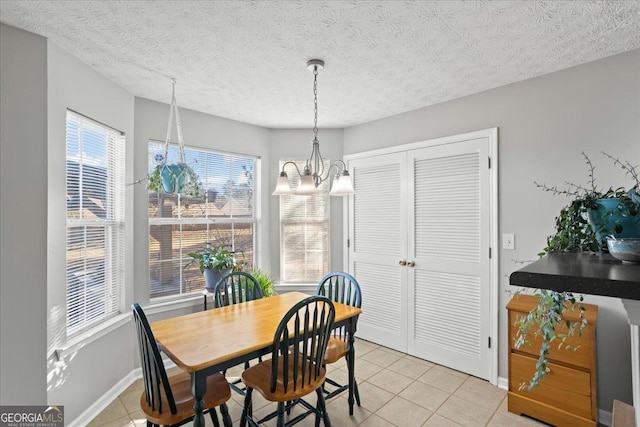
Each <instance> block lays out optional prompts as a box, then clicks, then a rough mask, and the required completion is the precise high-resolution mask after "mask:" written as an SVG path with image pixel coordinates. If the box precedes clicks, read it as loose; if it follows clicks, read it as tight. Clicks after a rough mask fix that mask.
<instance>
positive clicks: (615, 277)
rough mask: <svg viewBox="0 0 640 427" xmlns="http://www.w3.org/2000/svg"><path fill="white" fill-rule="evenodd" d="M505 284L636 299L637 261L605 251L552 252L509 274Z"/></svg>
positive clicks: (638, 287)
mask: <svg viewBox="0 0 640 427" xmlns="http://www.w3.org/2000/svg"><path fill="white" fill-rule="evenodd" d="M509 284H510V285H513V286H524V287H527V288H538V289H549V290H552V291H558V292H563V291H567V292H574V293H581V294H589V295H603V296H608V297H618V298H625V299H631V300H640V264H623V263H622V262H621V261H618V260H617V259H615V258H614V257H612V256H611V255H609V254H591V253H587V252H582V253H568V252H555V253H551V254H548V255H546V256H545V257H543V258H540V259H539V260H538V261H535V262H533V263H531V264H529V265H527V266H526V267H524V268H521V269H520V270H518V271H515V272H513V273H511V276H509Z"/></svg>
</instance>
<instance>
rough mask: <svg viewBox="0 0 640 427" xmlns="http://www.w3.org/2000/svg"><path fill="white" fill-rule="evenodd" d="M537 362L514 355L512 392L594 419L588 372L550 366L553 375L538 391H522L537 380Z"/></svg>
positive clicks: (527, 357) (541, 384)
mask: <svg viewBox="0 0 640 427" xmlns="http://www.w3.org/2000/svg"><path fill="white" fill-rule="evenodd" d="M536 362H537V359H536V358H533V357H529V356H523V355H520V354H515V353H512V354H511V357H510V363H511V366H510V371H511V375H510V377H509V391H511V392H513V393H516V394H519V395H522V396H525V397H529V398H531V399H535V400H537V401H540V402H543V403H546V404H548V405H551V406H555V407H559V408H562V409H564V410H565V411H568V412H571V413H574V414H576V415H579V416H582V417H585V418H592V414H591V399H592V396H591V376H590V375H589V374H588V373H586V372H583V371H580V370H577V369H571V368H566V367H564V366H560V365H556V364H554V363H548V364H547V366H548V368H549V370H550V371H549V373H547V375H546V376H545V378H544V379H543V380H542V381H541V382H540V385H539V386H538V387H535V388H534V389H533V391H531V392H529V391H527V389H526V388H525V389H524V390H519V387H520V384H522V383H523V382H524V383H527V384H528V382H529V380H530V379H531V378H532V377H533V373H534V372H535V370H536Z"/></svg>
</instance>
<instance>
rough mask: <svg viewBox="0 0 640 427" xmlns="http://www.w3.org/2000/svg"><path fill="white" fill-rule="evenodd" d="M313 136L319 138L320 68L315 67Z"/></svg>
mask: <svg viewBox="0 0 640 427" xmlns="http://www.w3.org/2000/svg"><path fill="white" fill-rule="evenodd" d="M313 135H314V137H315V138H316V139H317V138H318V67H317V66H315V67H313Z"/></svg>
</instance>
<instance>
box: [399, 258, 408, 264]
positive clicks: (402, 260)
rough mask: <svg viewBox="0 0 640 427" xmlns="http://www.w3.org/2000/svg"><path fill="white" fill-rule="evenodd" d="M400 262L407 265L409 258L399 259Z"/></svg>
mask: <svg viewBox="0 0 640 427" xmlns="http://www.w3.org/2000/svg"><path fill="white" fill-rule="evenodd" d="M398 264H400V265H407V260H406V259H401V260H400V261H398Z"/></svg>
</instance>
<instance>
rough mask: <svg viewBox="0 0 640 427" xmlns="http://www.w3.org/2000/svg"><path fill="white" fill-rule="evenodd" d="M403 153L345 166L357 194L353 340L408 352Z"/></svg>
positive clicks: (353, 203) (352, 233) (352, 228)
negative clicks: (358, 298)
mask: <svg viewBox="0 0 640 427" xmlns="http://www.w3.org/2000/svg"><path fill="white" fill-rule="evenodd" d="M406 158H407V157H406V153H394V154H387V155H380V156H374V157H369V158H366V159H356V160H352V161H350V162H349V167H350V170H351V174H352V176H353V180H354V186H355V190H356V194H355V195H354V196H353V197H350V200H349V203H350V206H349V212H351V213H352V214H351V215H350V216H349V242H350V244H349V271H350V272H351V274H353V275H354V277H356V278H357V280H358V283H359V284H360V287H361V289H362V314H361V315H360V317H359V319H358V333H357V335H358V336H359V337H361V338H364V339H366V340H369V341H373V342H376V343H380V344H384V345H385V346H387V347H391V348H394V349H396V350H400V351H406V349H407V316H406V304H407V289H406V279H407V268H406V267H404V266H401V265H400V264H399V261H400V260H403V259H406V252H407V213H406V211H407V210H406V203H407V191H406V189H407V180H406Z"/></svg>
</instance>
